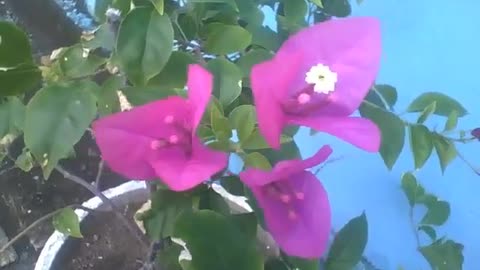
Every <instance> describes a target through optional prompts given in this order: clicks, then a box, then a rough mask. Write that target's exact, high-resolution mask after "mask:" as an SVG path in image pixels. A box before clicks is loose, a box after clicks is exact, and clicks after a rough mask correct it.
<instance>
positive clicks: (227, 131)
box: [210, 110, 232, 141]
mask: <svg viewBox="0 0 480 270" xmlns="http://www.w3.org/2000/svg"><path fill="white" fill-rule="evenodd" d="M210 120H211V123H210V124H211V125H212V130H213V133H214V134H215V137H216V138H217V139H219V140H220V141H227V140H229V139H230V138H231V137H232V128H231V127H230V122H229V121H228V118H226V117H225V116H223V115H222V114H220V112H219V111H216V110H212V114H211V116H210Z"/></svg>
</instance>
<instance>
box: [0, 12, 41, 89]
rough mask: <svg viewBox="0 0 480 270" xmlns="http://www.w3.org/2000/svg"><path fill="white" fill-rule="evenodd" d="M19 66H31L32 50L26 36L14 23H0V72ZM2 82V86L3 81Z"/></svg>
mask: <svg viewBox="0 0 480 270" xmlns="http://www.w3.org/2000/svg"><path fill="white" fill-rule="evenodd" d="M20 64H30V65H32V64H33V57H32V48H31V46H30V41H29V39H28V37H27V34H26V33H25V32H24V31H23V30H22V29H20V28H19V27H18V26H16V25H15V24H14V23H11V22H6V21H2V22H0V70H2V69H4V68H5V69H6V68H15V67H17V66H19V65H20ZM0 81H2V84H3V80H0Z"/></svg>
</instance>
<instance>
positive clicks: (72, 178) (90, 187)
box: [55, 165, 149, 251]
mask: <svg viewBox="0 0 480 270" xmlns="http://www.w3.org/2000/svg"><path fill="white" fill-rule="evenodd" d="M55 169H56V170H57V171H58V172H60V173H61V174H62V175H63V177H65V178H66V179H68V180H70V181H73V182H75V183H77V184H79V185H81V186H83V187H84V188H86V189H88V190H89V191H90V192H91V193H93V194H94V195H95V196H97V197H98V198H100V199H101V200H102V202H103V203H104V204H106V205H108V206H109V207H110V208H111V209H112V211H113V213H114V214H115V215H116V216H117V217H118V218H119V219H120V220H121V221H122V223H123V225H124V226H125V227H126V228H127V229H128V230H129V232H130V233H131V234H132V235H134V236H135V238H136V239H137V240H138V242H139V243H140V244H141V247H142V249H144V250H145V251H146V250H148V248H149V247H148V245H147V244H146V243H145V241H144V240H143V238H142V236H141V235H140V232H139V230H138V229H135V227H134V226H133V225H132V223H130V222H129V220H128V219H127V218H126V217H125V216H124V215H123V214H122V213H121V211H120V209H118V207H117V206H116V205H115V204H114V203H113V202H112V201H111V200H110V199H108V198H107V196H105V195H104V194H103V193H102V192H101V191H100V190H98V189H97V188H95V187H94V186H93V185H91V184H89V183H88V182H87V181H86V180H84V179H82V178H80V177H78V176H76V175H73V174H71V173H70V172H68V171H67V170H65V169H64V168H63V167H62V166H60V165H57V166H56V167H55Z"/></svg>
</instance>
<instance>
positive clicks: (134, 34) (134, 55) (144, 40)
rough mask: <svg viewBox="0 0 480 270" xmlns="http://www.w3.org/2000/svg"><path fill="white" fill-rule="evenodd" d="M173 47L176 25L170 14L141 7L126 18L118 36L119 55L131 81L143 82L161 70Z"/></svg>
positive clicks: (122, 66) (137, 83)
mask: <svg viewBox="0 0 480 270" xmlns="http://www.w3.org/2000/svg"><path fill="white" fill-rule="evenodd" d="M172 50H173V27H172V23H171V21H170V18H169V17H168V15H167V14H163V15H160V14H158V12H156V11H154V10H152V9H151V8H149V7H138V8H135V9H133V10H132V11H130V13H128V15H127V17H126V18H125V20H123V22H122V24H121V26H120V29H119V32H118V39H117V56H118V59H119V64H120V67H121V68H122V70H124V71H125V73H126V74H127V76H128V78H129V79H130V81H131V82H132V83H134V84H136V85H143V84H145V83H146V82H147V81H148V80H149V79H151V78H153V77H154V76H155V75H157V74H158V73H160V71H162V69H163V68H164V67H165V65H166V64H167V62H168V59H169V58H170V55H171V54H172Z"/></svg>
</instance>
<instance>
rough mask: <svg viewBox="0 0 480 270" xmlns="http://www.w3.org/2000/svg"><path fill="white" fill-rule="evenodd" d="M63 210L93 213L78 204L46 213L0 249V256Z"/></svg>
mask: <svg viewBox="0 0 480 270" xmlns="http://www.w3.org/2000/svg"><path fill="white" fill-rule="evenodd" d="M65 208H79V209H82V210H85V211H93V209H90V208H86V207H83V206H81V205H78V204H72V205H68V206H66V207H63V208H60V209H57V210H55V211H53V212H51V213H48V214H46V215H45V216H43V217H41V218H39V219H37V220H36V221H34V222H33V223H32V224H30V226H28V227H27V228H25V229H24V230H23V231H21V232H20V233H19V234H17V235H16V236H15V237H13V238H12V239H11V240H10V241H9V242H8V243H6V244H5V245H4V246H3V247H2V248H1V249H0V254H1V253H3V252H5V251H6V250H7V249H8V248H9V247H11V246H12V245H13V244H15V243H16V242H17V241H18V240H20V239H21V238H22V237H24V236H25V235H26V234H27V233H28V232H30V231H31V230H32V229H33V228H35V227H37V226H38V225H40V224H41V223H43V222H44V221H46V220H48V219H50V218H52V217H54V216H56V215H57V214H58V213H60V212H62V211H63V210H64V209H65Z"/></svg>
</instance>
